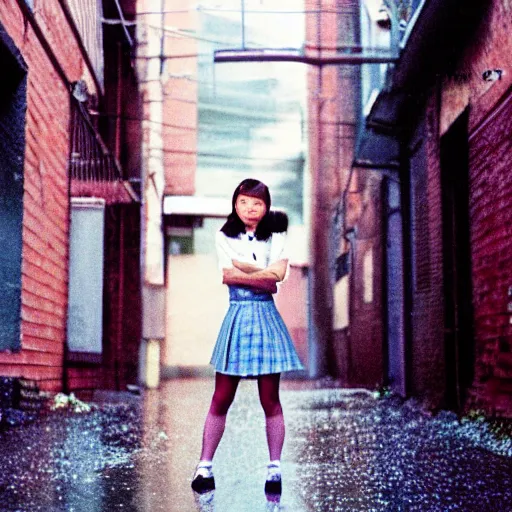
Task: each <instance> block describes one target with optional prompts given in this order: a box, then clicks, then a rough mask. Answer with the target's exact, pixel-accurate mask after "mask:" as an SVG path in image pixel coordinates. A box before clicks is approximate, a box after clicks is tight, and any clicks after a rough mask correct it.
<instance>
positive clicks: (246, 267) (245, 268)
mask: <svg viewBox="0 0 512 512" xmlns="http://www.w3.org/2000/svg"><path fill="white" fill-rule="evenodd" d="M232 262H233V266H234V267H235V268H237V269H238V270H241V271H242V272H245V273H246V274H252V273H254V272H258V270H261V268H258V267H257V266H256V265H253V264H252V263H244V262H242V261H238V260H232Z"/></svg>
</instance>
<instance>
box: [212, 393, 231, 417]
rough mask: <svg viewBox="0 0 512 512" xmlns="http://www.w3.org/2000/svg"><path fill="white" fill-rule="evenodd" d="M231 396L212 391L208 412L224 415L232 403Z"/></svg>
mask: <svg viewBox="0 0 512 512" xmlns="http://www.w3.org/2000/svg"><path fill="white" fill-rule="evenodd" d="M233 398H234V397H232V396H226V395H223V394H221V393H214V395H213V398H212V403H211V405H210V412H211V413H212V414H215V415H216V416H225V415H226V414H227V413H228V411H229V408H230V407H231V404H232V403H233Z"/></svg>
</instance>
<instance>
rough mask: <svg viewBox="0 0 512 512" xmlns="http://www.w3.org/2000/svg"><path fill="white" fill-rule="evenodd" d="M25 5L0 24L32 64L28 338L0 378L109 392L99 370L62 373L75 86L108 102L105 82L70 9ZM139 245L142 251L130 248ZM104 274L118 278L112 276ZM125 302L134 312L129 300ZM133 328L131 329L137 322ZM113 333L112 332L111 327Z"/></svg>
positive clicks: (134, 258) (26, 171)
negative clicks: (93, 66) (101, 87)
mask: <svg viewBox="0 0 512 512" xmlns="http://www.w3.org/2000/svg"><path fill="white" fill-rule="evenodd" d="M27 5H28V4H27V3H26V2H24V1H23V0H19V1H18V0H12V1H9V2H1V4H0V24H1V25H2V28H3V29H4V30H5V32H6V34H7V37H9V38H10V40H12V43H13V46H14V47H15V48H16V49H17V50H16V51H18V52H19V54H20V56H21V57H22V59H23V60H24V62H25V64H26V67H27V92H26V104H27V108H26V120H25V138H26V144H25V153H24V167H23V183H24V194H23V223H22V226H21V229H22V262H21V265H22V267H21V268H22V283H21V318H20V329H21V335H20V338H21V340H20V343H19V350H16V351H14V352H11V351H3V352H0V375H3V376H11V377H16V378H24V379H28V380H31V381H35V382H36V383H37V385H38V386H39V387H40V388H41V389H44V390H50V391H57V390H62V389H63V388H65V389H67V390H77V389H91V388H94V387H102V386H104V385H108V382H106V381H105V379H103V377H102V372H103V368H102V367H101V366H98V365H96V366H94V365H93V366H86V365H85V366H84V365H82V366H75V367H72V368H70V369H69V372H65V367H66V365H67V362H66V355H65V352H66V350H65V347H66V324H67V315H68V311H67V308H68V282H69V268H68V266H69V261H68V260H69V234H70V225H69V218H70V192H71V189H70V180H69V173H68V171H69V158H70V113H71V109H70V92H71V91H70V89H71V87H70V86H71V84H72V83H74V82H76V81H78V80H84V81H85V83H86V84H87V87H88V92H89V94H90V95H91V96H93V97H95V98H99V97H101V96H102V93H103V91H100V90H98V88H97V87H98V84H99V83H100V81H101V80H98V77H94V76H93V75H92V71H91V69H90V68H89V67H88V63H87V62H86V59H85V56H84V54H83V53H82V50H81V49H80V45H79V43H78V39H77V35H76V33H74V32H73V30H72V26H71V25H70V22H69V12H68V13H66V12H65V9H64V7H65V6H64V4H61V2H59V1H57V0H55V1H51V2H43V1H36V2H34V9H33V10H31V9H30V8H29V7H27ZM135 149H136V148H135ZM126 195H127V194H126ZM138 208H139V207H138V205H133V208H132V210H131V211H130V212H129V213H128V214H127V217H126V222H125V231H127V232H128V226H131V227H130V230H129V233H130V236H131V237H132V238H131V239H130V240H129V242H128V243H125V246H124V248H123V249H122V250H123V251H124V253H123V254H124V261H125V262H128V263H127V264H126V267H125V269H124V272H125V273H130V274H133V275H134V276H135V277H137V275H138V268H139V257H138V241H139V233H140V225H139V223H140V213H139V211H138ZM110 228H111V232H112V233H113V236H116V235H117V236H118V238H119V229H120V228H119V222H118V223H117V224H116V223H113V225H112V226H110ZM108 229H109V227H107V232H109V231H108ZM134 230H135V231H134ZM133 243H135V247H134V248H133V247H132V248H130V247H131V246H132V245H133ZM114 249H115V247H114V248H113V249H112V250H114ZM107 277H108V279H114V278H115V272H111V273H110V274H109V275H108V276H107ZM130 283H136V286H135V289H132V288H133V287H132V286H131V284H128V285H126V287H125V291H124V293H123V295H124V296H123V299H126V297H127V296H128V294H129V293H130V292H133V302H132V303H131V305H132V306H133V310H134V311H136V312H137V313H138V308H140V304H139V302H140V293H138V290H139V282H138V280H135V281H133V282H130ZM114 295H115V294H114ZM114 298H115V297H114ZM128 299H130V297H129V298H128ZM121 302H122V301H117V300H115V301H113V302H112V308H118V306H119V304H120V303H121ZM126 304H127V305H129V304H130V300H127V303H126ZM113 316H116V318H118V315H117V314H116V315H113ZM134 318H137V319H138V318H139V316H136V317H134ZM116 325H117V324H116ZM127 325H131V324H130V322H127ZM108 327H109V328H113V327H112V325H110V324H109V325H108ZM132 327H133V326H132ZM125 331H126V329H125ZM139 332H140V325H137V326H135V327H134V329H133V330H132V331H130V334H129V336H131V338H133V336H135V337H137V342H138V333H139ZM134 333H135V334H134ZM109 336H110V337H116V336H117V335H116V334H115V333H114V334H112V335H111V333H109V332H108V331H107V332H106V338H105V339H106V340H107V342H110V338H109ZM131 338H130V342H131V344H132V345H133V343H134V341H133V339H131ZM132 345H131V346H130V347H131V348H129V349H128V350H127V351H126V352H125V353H123V357H122V359H123V361H124V362H126V364H124V363H123V364H122V365H121V367H122V368H121V369H122V370H124V373H123V374H122V375H121V374H120V377H119V378H120V379H121V380H120V382H121V383H122V384H123V385H124V383H126V382H127V381H130V382H133V381H134V380H135V378H134V377H133V374H134V373H135V371H134V369H133V368H131V367H130V368H128V366H130V365H131V366H133V364H132V362H134V361H136V360H137V356H136V355H135V356H134V355H133V352H134V348H133V346H132ZM107 352H108V351H107ZM117 355H119V350H118V351H117ZM106 356H109V355H108V354H107V355H106ZM106 356H105V357H106ZM109 357H110V356H109ZM116 357H117V356H116ZM119 357H120V356H119ZM128 359H130V361H131V362H130V363H128ZM108 361H112V366H114V365H115V364H117V362H116V361H115V360H114V359H109V360H108ZM108 361H107V362H108ZM116 370H117V367H116Z"/></svg>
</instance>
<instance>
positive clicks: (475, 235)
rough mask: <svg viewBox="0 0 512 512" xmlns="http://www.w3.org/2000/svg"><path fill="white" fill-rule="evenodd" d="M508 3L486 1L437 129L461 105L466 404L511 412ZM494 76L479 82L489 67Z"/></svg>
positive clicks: (511, 10)
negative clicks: (469, 277)
mask: <svg viewBox="0 0 512 512" xmlns="http://www.w3.org/2000/svg"><path fill="white" fill-rule="evenodd" d="M511 30H512V6H511V5H510V2H508V0H492V1H491V2H489V11H488V13H487V18H486V19H484V20H482V23H481V27H480V29H479V30H478V31H477V32H476V33H475V34H474V37H473V38H472V40H471V42H470V44H469V45H468V47H467V48H466V51H465V53H464V56H463V58H462V59H461V61H460V62H459V63H458V66H457V67H456V69H455V70H454V71H453V74H452V75H451V76H450V77H446V79H445V81H444V89H443V101H442V106H441V123H440V124H441V130H446V129H448V127H449V126H450V124H451V122H453V121H454V120H455V119H456V118H457V116H458V115H459V114H460V113H461V112H462V110H463V109H464V108H466V106H467V105H469V106H470V110H469V131H470V162H469V165H470V196H471V198H470V220H471V245H472V251H473V254H472V259H473V261H472V265H473V306H474V322H475V325H474V327H475V332H474V334H475V348H476V354H475V358H476V359H475V381H474V389H473V393H472V396H471V399H470V401H469V403H468V404H467V406H468V407H472V406H475V407H483V408H485V409H486V410H488V411H490V412H497V413H499V414H507V415H512V400H511V398H510V396H511V395H512V363H511V356H510V353H511V351H512V346H511V337H510V336H511V331H510V324H509V323H508V322H509V318H508V312H507V304H508V302H507V301H509V300H510V299H509V297H507V293H508V287H509V286H510V285H512V278H511V273H510V268H512V267H511V264H512V262H511V260H510V254H511V253H512V250H511V249H512V247H511V245H510V235H511V234H512V233H511V231H510V227H509V226H510V205H511V202H512V196H511V194H510V187H511V179H510V176H511V174H510V164H511V163H512V162H511V158H512V157H511V154H512V151H511V145H510V133H511V130H512V127H511V125H510V121H509V120H510V117H511V114H512V108H511V106H510V103H511V101H510V88H511V86H512V73H511V72H510V71H511V69H510V54H511V52H512V39H511V38H510V32H511ZM495 69H497V70H501V71H502V74H501V77H500V79H499V80H493V81H487V80H484V77H483V73H484V72H485V71H488V70H495Z"/></svg>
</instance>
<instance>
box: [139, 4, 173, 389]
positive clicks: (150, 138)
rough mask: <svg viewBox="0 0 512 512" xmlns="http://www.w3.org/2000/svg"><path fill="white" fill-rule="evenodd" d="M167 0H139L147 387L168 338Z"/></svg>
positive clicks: (142, 363) (142, 365)
mask: <svg viewBox="0 0 512 512" xmlns="http://www.w3.org/2000/svg"><path fill="white" fill-rule="evenodd" d="M164 4H165V0H139V1H138V2H137V12H145V13H153V12H154V13H155V14H146V15H144V16H141V17H140V20H141V23H140V25H138V30H139V34H138V41H139V45H138V49H137V51H138V74H139V80H140V84H141V92H142V98H143V101H144V102H143V121H142V134H143V143H142V183H143V191H142V202H143V212H142V239H141V258H142V261H141V265H142V272H141V274H142V340H141V345H140V351H139V383H140V384H141V385H143V386H144V387H147V388H156V387H158V386H159V384H160V353H161V346H162V344H163V342H164V340H165V295H166V294H165V278H164V269H165V265H164V233H163V228H162V221H163V211H162V204H163V196H164V187H165V175H164V152H163V149H164V148H163V136H162V122H163V104H164V103H163V100H164V94H163V83H162V55H163V37H164V20H163V17H164V14H163V12H164V11H165V5H164Z"/></svg>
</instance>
